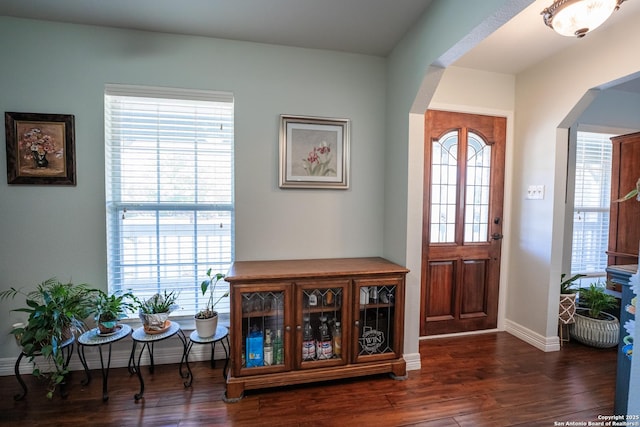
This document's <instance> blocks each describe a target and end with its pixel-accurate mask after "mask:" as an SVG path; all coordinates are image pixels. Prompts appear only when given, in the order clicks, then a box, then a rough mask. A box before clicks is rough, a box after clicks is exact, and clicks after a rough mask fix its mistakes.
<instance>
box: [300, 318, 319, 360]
mask: <svg viewBox="0 0 640 427" xmlns="http://www.w3.org/2000/svg"><path fill="white" fill-rule="evenodd" d="M315 359H316V340H315V339H314V337H313V328H311V321H310V319H309V317H305V318H304V327H303V330H302V360H304V361H307V360H315Z"/></svg>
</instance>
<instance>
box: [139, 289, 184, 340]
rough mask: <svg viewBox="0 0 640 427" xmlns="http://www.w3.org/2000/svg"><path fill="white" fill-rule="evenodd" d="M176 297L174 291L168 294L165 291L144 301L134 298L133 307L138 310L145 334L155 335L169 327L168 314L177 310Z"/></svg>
mask: <svg viewBox="0 0 640 427" xmlns="http://www.w3.org/2000/svg"><path fill="white" fill-rule="evenodd" d="M178 296H179V294H178V293H176V291H170V292H168V291H167V290H166V289H165V290H164V291H163V292H162V293H157V294H154V295H152V296H151V297H150V298H149V299H146V300H139V299H138V298H136V297H135V296H134V301H135V306H136V307H137V308H138V315H139V316H140V320H142V325H143V326H144V330H145V332H147V333H151V334H153V333H156V334H157V333H160V332H163V331H165V330H166V329H167V328H168V327H169V324H170V322H169V314H171V312H172V311H174V310H177V309H178V305H177V304H176V301H177V300H178Z"/></svg>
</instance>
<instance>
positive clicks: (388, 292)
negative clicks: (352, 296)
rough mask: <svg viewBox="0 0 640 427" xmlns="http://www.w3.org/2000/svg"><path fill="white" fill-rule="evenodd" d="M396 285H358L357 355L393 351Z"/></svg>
mask: <svg viewBox="0 0 640 427" xmlns="http://www.w3.org/2000/svg"><path fill="white" fill-rule="evenodd" d="M396 289H397V286H396V285H373V286H361V287H360V332H359V336H358V355H359V356H363V355H372V354H382V353H393V351H394V349H393V342H394V335H393V334H394V318H395V317H394V316H395V295H396Z"/></svg>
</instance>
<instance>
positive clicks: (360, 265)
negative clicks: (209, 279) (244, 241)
mask: <svg viewBox="0 0 640 427" xmlns="http://www.w3.org/2000/svg"><path fill="white" fill-rule="evenodd" d="M408 272H409V270H408V269H407V268H406V267H403V266H401V265H398V264H394V263H392V262H391V261H387V260H386V259H384V258H379V257H372V258H327V259H297V260H277V261H236V262H234V263H233V264H232V265H231V269H230V270H229V273H228V274H227V276H226V277H225V280H226V281H227V282H232V283H233V282H239V281H245V280H264V279H270V280H276V279H291V278H298V279H299V278H323V277H336V276H357V275H368V274H385V273H386V274H391V273H401V274H406V273H408Z"/></svg>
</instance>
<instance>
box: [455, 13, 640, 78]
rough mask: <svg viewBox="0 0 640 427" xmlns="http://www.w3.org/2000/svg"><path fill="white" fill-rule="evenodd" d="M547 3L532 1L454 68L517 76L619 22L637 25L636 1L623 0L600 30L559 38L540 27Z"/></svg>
mask: <svg viewBox="0 0 640 427" xmlns="http://www.w3.org/2000/svg"><path fill="white" fill-rule="evenodd" d="M551 3H552V0H535V1H534V2H533V3H532V4H531V5H530V6H529V7H527V8H525V9H524V10H523V11H522V12H520V13H519V14H518V15H516V16H515V17H514V18H513V19H511V20H510V21H509V22H507V23H506V24H504V25H503V26H502V27H501V28H499V29H498V30H497V31H495V32H494V33H492V34H491V35H489V36H488V37H487V38H486V39H484V40H483V41H482V42H481V43H480V44H479V45H478V46H476V47H475V48H474V49H473V50H472V51H470V52H468V53H467V54H465V56H464V57H462V58H460V60H458V61H457V62H456V63H455V65H457V66H461V67H466V68H477V69H482V70H486V71H494V72H498V73H505V74H518V73H519V72H520V71H522V70H525V69H527V68H528V67H530V66H532V65H533V64H535V63H537V62H539V61H541V60H543V59H544V58H546V57H548V56H551V55H554V54H556V53H558V52H560V51H562V50H564V49H567V48H570V47H571V46H573V45H576V44H578V43H583V42H584V41H585V40H587V38H589V37H594V36H595V35H596V32H598V31H606V29H607V28H609V27H611V26H613V25H616V24H617V23H620V22H622V21H623V20H631V19H633V20H635V22H640V0H627V1H625V2H624V3H623V4H622V5H621V6H620V10H618V11H615V12H614V13H613V15H612V16H611V17H610V18H609V20H607V21H606V22H605V23H604V24H603V25H602V26H601V27H600V28H597V29H596V30H594V32H593V33H591V34H587V35H586V36H585V37H584V38H583V39H578V38H575V37H563V36H560V35H558V34H556V32H555V31H553V30H551V29H550V28H549V27H547V26H546V25H544V22H543V21H542V16H541V12H542V10H543V9H544V8H545V7H548V6H549V5H551Z"/></svg>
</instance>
